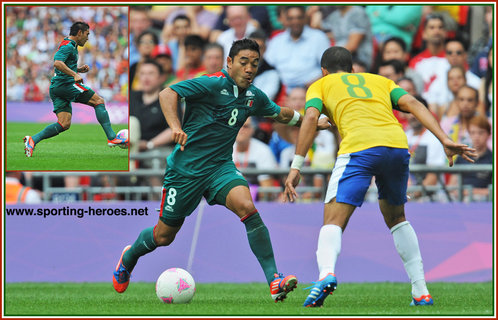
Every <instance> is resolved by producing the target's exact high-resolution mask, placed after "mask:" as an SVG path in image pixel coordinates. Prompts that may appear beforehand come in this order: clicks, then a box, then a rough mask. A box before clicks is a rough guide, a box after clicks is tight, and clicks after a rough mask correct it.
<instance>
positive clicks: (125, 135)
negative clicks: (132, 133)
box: [116, 129, 130, 149]
mask: <svg viewBox="0 0 498 320" xmlns="http://www.w3.org/2000/svg"><path fill="white" fill-rule="evenodd" d="M116 138H119V139H123V140H125V141H126V144H120V145H119V147H120V148H121V149H128V144H129V143H130V142H129V140H128V129H123V130H119V132H118V134H117V135H116Z"/></svg>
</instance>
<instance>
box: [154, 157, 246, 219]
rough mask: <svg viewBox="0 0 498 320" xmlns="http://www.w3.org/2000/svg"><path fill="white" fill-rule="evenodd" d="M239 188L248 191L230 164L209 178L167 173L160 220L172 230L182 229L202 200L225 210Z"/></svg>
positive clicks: (237, 171)
mask: <svg viewBox="0 0 498 320" xmlns="http://www.w3.org/2000/svg"><path fill="white" fill-rule="evenodd" d="M240 185H242V186H246V187H249V186H248V184H247V181H246V180H245V179H244V177H243V176H242V174H241V173H240V172H239V170H237V168H236V167H235V164H234V163H233V162H232V161H229V162H225V163H224V164H223V165H221V166H219V167H218V168H217V169H216V170H215V171H214V172H212V173H211V174H209V175H206V176H200V177H197V178H190V177H185V176H183V175H181V174H179V173H178V172H176V171H174V170H171V169H166V174H165V175H164V184H163V195H162V200H161V211H160V213H159V218H160V219H161V221H163V222H164V223H165V224H167V225H169V226H171V227H178V226H181V225H182V224H183V221H184V220H185V217H187V216H189V215H190V214H191V213H192V212H193V211H194V210H195V208H197V206H198V205H199V202H200V201H201V199H202V197H203V196H204V197H205V198H206V201H207V202H208V203H209V204H210V205H214V204H221V205H223V206H224V205H225V201H226V197H227V195H228V193H229V192H230V190H232V189H233V188H234V187H236V186H240Z"/></svg>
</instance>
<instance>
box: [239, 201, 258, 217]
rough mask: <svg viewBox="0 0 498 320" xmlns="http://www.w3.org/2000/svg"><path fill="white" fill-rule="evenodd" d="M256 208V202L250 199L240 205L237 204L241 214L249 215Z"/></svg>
mask: <svg viewBox="0 0 498 320" xmlns="http://www.w3.org/2000/svg"><path fill="white" fill-rule="evenodd" d="M255 210H256V207H255V206H254V203H253V202H252V201H250V200H247V201H242V202H241V203H240V204H239V205H238V206H237V211H238V212H237V213H238V214H239V216H242V217H244V216H247V215H248V214H251V213H253V212H254V211H255Z"/></svg>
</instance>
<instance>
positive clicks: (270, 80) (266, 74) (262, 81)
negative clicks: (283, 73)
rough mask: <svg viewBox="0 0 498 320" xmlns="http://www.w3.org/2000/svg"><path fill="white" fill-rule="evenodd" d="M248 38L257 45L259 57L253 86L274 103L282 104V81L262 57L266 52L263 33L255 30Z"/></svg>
mask: <svg viewBox="0 0 498 320" xmlns="http://www.w3.org/2000/svg"><path fill="white" fill-rule="evenodd" d="M249 38H250V39H252V40H254V41H256V42H257V43H258V45H259V53H260V56H261V58H260V60H259V66H258V72H257V73H256V77H254V80H253V82H254V85H255V86H256V87H258V88H260V89H261V90H262V91H263V92H264V93H265V94H266V95H267V96H268V98H270V99H271V100H273V101H275V102H276V103H277V104H282V98H283V97H285V92H284V90H283V88H282V81H280V77H279V76H278V72H277V70H275V68H274V67H272V66H271V65H270V64H268V62H267V61H266V59H265V57H264V55H265V52H266V35H265V33H264V31H263V30H256V31H254V32H252V33H251V34H250V35H249Z"/></svg>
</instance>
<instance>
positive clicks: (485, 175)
mask: <svg viewBox="0 0 498 320" xmlns="http://www.w3.org/2000/svg"><path fill="white" fill-rule="evenodd" d="M469 134H470V138H471V140H472V146H473V147H474V148H475V149H476V152H477V158H476V159H474V160H475V162H474V163H475V164H493V153H492V152H491V150H490V149H489V148H488V145H487V141H488V140H489V138H490V137H491V126H490V124H489V121H488V119H486V117H484V116H474V117H472V118H471V119H470V120H469ZM455 164H465V165H468V164H471V163H469V162H467V161H466V160H464V159H463V158H462V157H458V158H457V160H456V161H455ZM457 181H458V178H457V175H452V177H451V179H450V182H449V183H448V184H449V185H457ZM462 184H463V185H464V186H465V185H471V186H473V187H474V188H473V190H472V192H473V197H475V196H477V198H478V200H488V196H489V185H491V184H493V172H492V171H489V172H477V173H463V174H462ZM465 195H468V194H467V191H466V190H465Z"/></svg>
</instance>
